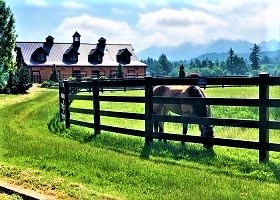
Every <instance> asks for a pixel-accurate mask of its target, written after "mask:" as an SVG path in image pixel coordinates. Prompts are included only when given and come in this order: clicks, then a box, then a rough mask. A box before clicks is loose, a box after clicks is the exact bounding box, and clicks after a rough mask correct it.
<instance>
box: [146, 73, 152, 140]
mask: <svg viewBox="0 0 280 200" xmlns="http://www.w3.org/2000/svg"><path fill="white" fill-rule="evenodd" d="M152 80H153V77H145V134H146V135H145V140H146V143H147V144H150V143H151V142H153V137H152V132H153V121H152V116H153V103H152V98H153V85H152Z"/></svg>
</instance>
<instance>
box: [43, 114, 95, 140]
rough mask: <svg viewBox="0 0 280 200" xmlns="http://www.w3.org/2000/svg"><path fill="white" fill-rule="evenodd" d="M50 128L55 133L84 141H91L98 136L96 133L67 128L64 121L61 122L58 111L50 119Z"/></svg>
mask: <svg viewBox="0 0 280 200" xmlns="http://www.w3.org/2000/svg"><path fill="white" fill-rule="evenodd" d="M48 129H49V131H50V132H51V133H53V134H56V135H59V136H61V137H65V138H69V139H72V140H76V141H79V142H82V143H87V142H91V141H93V140H94V138H95V137H96V136H95V135H93V134H88V133H85V132H84V131H82V130H75V129H73V130H72V129H66V127H65V124H64V122H61V121H60V119H59V113H57V114H56V115H55V116H54V117H53V118H52V119H51V120H50V122H49V123H48Z"/></svg>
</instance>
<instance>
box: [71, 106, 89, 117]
mask: <svg viewBox="0 0 280 200" xmlns="http://www.w3.org/2000/svg"><path fill="white" fill-rule="evenodd" d="M69 110H70V112H74V113H82V114H89V115H93V111H94V110H93V109H85V108H71V107H70V108H69Z"/></svg>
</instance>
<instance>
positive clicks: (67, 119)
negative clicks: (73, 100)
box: [63, 80, 70, 128]
mask: <svg viewBox="0 0 280 200" xmlns="http://www.w3.org/2000/svg"><path fill="white" fill-rule="evenodd" d="M63 85H64V95H65V97H64V105H65V127H66V128H69V127H70V111H69V106H70V102H69V81H68V80H65V81H63Z"/></svg>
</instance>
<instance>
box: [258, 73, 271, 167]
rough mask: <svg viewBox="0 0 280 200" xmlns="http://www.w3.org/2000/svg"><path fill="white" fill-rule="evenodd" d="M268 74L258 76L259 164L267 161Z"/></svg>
mask: <svg viewBox="0 0 280 200" xmlns="http://www.w3.org/2000/svg"><path fill="white" fill-rule="evenodd" d="M268 78H269V74H268V73H260V74H259V103H260V104H259V122H260V123H259V125H260V127H259V162H268V161H269V151H268V148H267V147H268V143H269V129H268V128H267V121H269V108H268V106H267V100H268V99H269V85H268Z"/></svg>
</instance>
